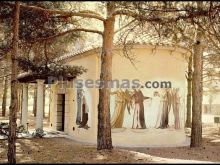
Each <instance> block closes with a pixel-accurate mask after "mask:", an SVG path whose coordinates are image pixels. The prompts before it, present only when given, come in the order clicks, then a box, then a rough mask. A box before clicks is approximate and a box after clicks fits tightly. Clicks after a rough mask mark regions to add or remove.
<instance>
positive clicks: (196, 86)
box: [190, 1, 203, 147]
mask: <svg viewBox="0 0 220 165" xmlns="http://www.w3.org/2000/svg"><path fill="white" fill-rule="evenodd" d="M197 3H198V9H199V10H200V9H201V5H202V1H198V2H197ZM202 40H203V31H202V29H201V28H199V27H197V34H196V43H195V45H194V48H193V49H194V52H193V67H194V72H193V81H192V98H193V105H192V131H191V144H190V146H191V147H200V146H201V145H202V91H203V87H202V70H203V62H202V57H203V45H202Z"/></svg>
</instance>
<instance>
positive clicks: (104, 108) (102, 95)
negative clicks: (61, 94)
mask: <svg viewBox="0 0 220 165" xmlns="http://www.w3.org/2000/svg"><path fill="white" fill-rule="evenodd" d="M112 12H114V2H108V3H107V19H106V20H105V21H104V34H103V47H102V54H101V74H100V81H101V82H103V84H104V87H103V88H100V89H99V104H98V134H97V149H98V150H101V149H112V148H113V147H112V138H111V124H110V89H109V88H108V87H107V84H108V82H109V81H110V80H111V79H112V51H113V38H114V24H115V18H114V17H112V16H111V14H112Z"/></svg>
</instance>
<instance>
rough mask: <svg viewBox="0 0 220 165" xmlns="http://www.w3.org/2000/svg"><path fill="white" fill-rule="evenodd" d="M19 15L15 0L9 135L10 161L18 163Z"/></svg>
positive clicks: (10, 162) (18, 4) (17, 4)
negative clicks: (16, 144)
mask: <svg viewBox="0 0 220 165" xmlns="http://www.w3.org/2000/svg"><path fill="white" fill-rule="evenodd" d="M19 15H20V3H19V1H16V2H15V10H14V20H13V23H14V25H13V45H12V54H11V65H12V69H11V105H10V117H9V136H8V154H7V156H8V163H9V164H15V163H16V146H15V142H16V127H17V124H16V120H17V109H18V105H17V104H18V102H17V101H18V100H17V99H18V98H17V97H18V94H17V74H18V69H17V61H16V56H17V54H18V40H19V38H18V32H19Z"/></svg>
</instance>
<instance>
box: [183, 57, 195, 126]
mask: <svg viewBox="0 0 220 165" xmlns="http://www.w3.org/2000/svg"><path fill="white" fill-rule="evenodd" d="M192 74H193V73H192V55H190V57H189V63H188V75H187V90H188V91H187V103H186V108H187V114H186V125H185V126H186V127H188V128H191V126H192V122H191V118H192V115H191V111H192Z"/></svg>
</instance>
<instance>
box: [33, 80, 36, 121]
mask: <svg viewBox="0 0 220 165" xmlns="http://www.w3.org/2000/svg"><path fill="white" fill-rule="evenodd" d="M33 114H34V116H35V117H36V114H37V84H34V100H33Z"/></svg>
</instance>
